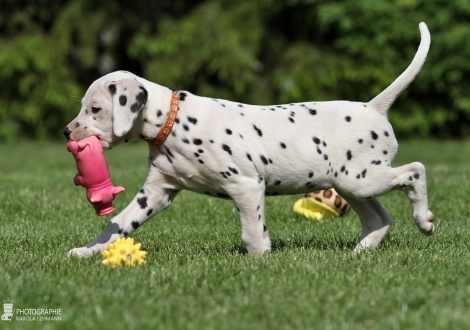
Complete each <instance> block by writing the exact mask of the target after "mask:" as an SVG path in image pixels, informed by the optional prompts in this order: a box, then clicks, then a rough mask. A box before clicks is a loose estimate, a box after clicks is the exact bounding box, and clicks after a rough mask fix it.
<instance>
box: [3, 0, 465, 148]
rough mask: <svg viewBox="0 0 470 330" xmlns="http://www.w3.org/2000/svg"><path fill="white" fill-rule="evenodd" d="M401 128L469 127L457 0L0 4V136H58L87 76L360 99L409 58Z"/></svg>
mask: <svg viewBox="0 0 470 330" xmlns="http://www.w3.org/2000/svg"><path fill="white" fill-rule="evenodd" d="M421 21H424V22H426V23H427V25H428V27H429V30H430V32H431V38H432V45H431V50H430V53H429V55H428V59H427V62H426V64H425V65H424V67H423V70H422V71H421V72H420V74H419V75H418V77H417V79H416V80H415V81H414V82H413V83H412V84H411V85H410V87H409V88H408V89H407V90H406V91H405V92H404V93H403V95H402V96H400V98H399V99H398V100H397V102H396V103H395V104H394V105H393V106H392V110H391V111H390V112H389V114H390V120H391V121H392V124H393V125H394V128H395V132H396V134H397V135H399V136H401V137H430V136H434V137H454V138H463V137H468V136H470V93H469V92H468V91H469V90H470V2H469V1H467V0H454V1H447V0H328V1H327V0H303V1H302V0H284V1H276V0H257V1H252V0H243V1H242V0H239V1H229V0H207V1H200V0H199V1H184V0H148V1H139V2H130V1H111V0H104V1H99V2H98V1H82V0H68V1H66V0H20V1H18V0H0V85H1V89H0V140H13V139H16V138H24V137H26V138H36V139H38V138H39V139H46V138H59V137H60V135H61V131H62V129H63V127H64V126H65V125H66V124H67V123H68V122H70V121H71V120H72V119H73V118H74V117H75V115H76V114H77V113H78V111H79V108H80V103H79V101H80V99H81V97H82V96H83V94H84V92H85V91H86V88H87V87H88V86H89V85H90V84H91V83H92V82H93V81H94V80H95V79H97V78H98V77H100V76H101V75H103V74H106V73H108V72H111V71H115V70H121V69H123V70H128V71H131V72H134V73H136V74H138V75H141V76H144V77H145V78H147V79H149V80H152V81H154V82H156V83H158V84H161V85H165V86H167V87H169V88H171V89H174V90H177V89H178V90H182V89H187V90H189V91H191V92H192V93H195V94H199V95H204V96H209V97H218V98H226V99H230V100H236V101H239V102H246V103H253V104H277V103H287V102H301V101H308V100H317V101H328V100H335V99H347V100H356V101H369V100H370V99H372V98H373V97H374V96H375V95H377V94H378V93H379V92H380V91H382V90H383V89H384V88H385V87H386V86H388V85H389V84H390V83H391V82H392V81H393V80H394V79H395V78H396V77H398V75H399V74H401V73H402V72H403V71H404V70H405V68H406V67H407V66H408V65H409V63H410V62H411V60H412V58H413V56H414V54H415V52H416V50H417V47H418V44H419V40H420V35H419V30H418V24H419V22H421Z"/></svg>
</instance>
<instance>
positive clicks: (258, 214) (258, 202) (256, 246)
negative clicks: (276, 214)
mask: <svg viewBox="0 0 470 330" xmlns="http://www.w3.org/2000/svg"><path fill="white" fill-rule="evenodd" d="M264 187H265V185H264V180H263V179H262V178H261V177H259V179H257V180H251V179H246V180H242V182H238V183H237V184H236V185H235V184H234V185H231V186H230V187H227V188H226V190H227V193H228V194H229V195H230V197H232V199H233V200H234V202H235V205H236V206H237V210H238V212H239V214H240V222H241V227H242V240H243V243H244V244H245V246H246V248H247V250H248V253H249V254H254V255H259V254H262V253H264V252H268V251H270V250H271V240H270V238H269V233H268V229H267V227H266V219H265V215H264V202H265V200H264V192H265V188H264Z"/></svg>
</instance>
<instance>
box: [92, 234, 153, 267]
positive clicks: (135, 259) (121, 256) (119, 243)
mask: <svg viewBox="0 0 470 330" xmlns="http://www.w3.org/2000/svg"><path fill="white" fill-rule="evenodd" d="M141 246H142V244H140V243H137V244H134V239H133V238H130V237H129V238H118V239H117V240H116V242H114V243H112V244H109V245H108V250H106V251H103V252H101V254H102V255H103V257H105V259H104V260H103V261H102V264H103V265H105V266H111V267H113V268H114V267H116V266H127V267H135V266H142V265H143V264H145V263H146V261H145V260H144V259H145V256H146V255H147V252H146V251H140V248H141Z"/></svg>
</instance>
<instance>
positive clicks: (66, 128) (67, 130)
mask: <svg viewBox="0 0 470 330" xmlns="http://www.w3.org/2000/svg"><path fill="white" fill-rule="evenodd" d="M71 133H72V131H71V130H70V129H69V127H68V126H65V128H64V136H65V137H66V138H67V140H70V134H71Z"/></svg>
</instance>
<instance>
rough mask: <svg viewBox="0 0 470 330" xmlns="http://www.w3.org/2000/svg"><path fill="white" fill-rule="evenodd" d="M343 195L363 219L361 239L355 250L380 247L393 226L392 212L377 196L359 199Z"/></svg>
mask: <svg viewBox="0 0 470 330" xmlns="http://www.w3.org/2000/svg"><path fill="white" fill-rule="evenodd" d="M342 197H343V198H344V199H346V201H347V202H348V203H349V205H351V207H352V209H353V210H354V211H355V212H356V213H357V215H358V216H359V219H360V220H361V225H362V233H361V240H360V241H359V243H358V244H357V245H356V247H355V248H354V251H359V250H362V249H367V248H376V247H378V246H379V244H380V242H382V240H383V239H384V237H385V235H387V232H388V230H389V229H390V227H391V226H392V217H391V216H390V214H388V212H387V210H386V209H385V208H384V207H383V206H382V204H381V203H380V202H379V200H378V199H377V198H372V199H369V200H365V201H359V200H357V199H354V198H352V197H348V196H343V195H342Z"/></svg>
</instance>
